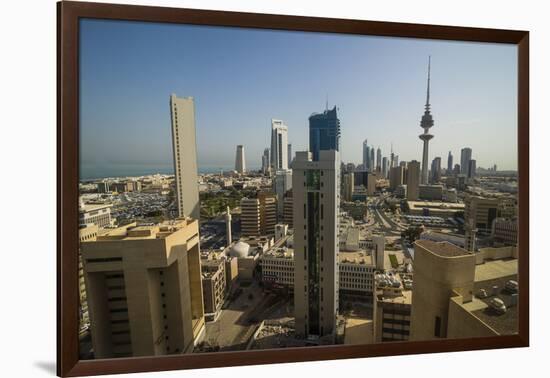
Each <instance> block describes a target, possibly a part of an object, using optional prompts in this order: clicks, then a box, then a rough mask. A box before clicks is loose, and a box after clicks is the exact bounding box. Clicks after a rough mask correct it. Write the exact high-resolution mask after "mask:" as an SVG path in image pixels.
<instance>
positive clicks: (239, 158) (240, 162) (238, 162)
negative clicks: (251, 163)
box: [235, 144, 246, 174]
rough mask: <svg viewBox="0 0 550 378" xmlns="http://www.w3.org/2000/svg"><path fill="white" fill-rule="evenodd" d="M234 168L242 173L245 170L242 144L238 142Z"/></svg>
mask: <svg viewBox="0 0 550 378" xmlns="http://www.w3.org/2000/svg"><path fill="white" fill-rule="evenodd" d="M235 170H236V171H237V172H238V173H240V174H243V173H244V172H245V171H246V163H245V160H244V146H243V145H242V144H239V145H238V146H237V155H236V156H235Z"/></svg>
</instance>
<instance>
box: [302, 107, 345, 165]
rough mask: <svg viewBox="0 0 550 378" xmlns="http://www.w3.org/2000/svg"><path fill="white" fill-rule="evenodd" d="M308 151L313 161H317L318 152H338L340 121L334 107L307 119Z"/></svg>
mask: <svg viewBox="0 0 550 378" xmlns="http://www.w3.org/2000/svg"><path fill="white" fill-rule="evenodd" d="M309 150H310V151H311V153H312V154H313V160H314V161H318V160H319V151H322V150H336V151H340V120H339V119H338V116H337V114H336V106H335V107H334V108H333V109H332V110H328V109H327V110H325V111H324V112H323V113H320V114H312V115H311V116H310V117H309Z"/></svg>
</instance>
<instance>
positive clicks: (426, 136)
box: [418, 56, 434, 185]
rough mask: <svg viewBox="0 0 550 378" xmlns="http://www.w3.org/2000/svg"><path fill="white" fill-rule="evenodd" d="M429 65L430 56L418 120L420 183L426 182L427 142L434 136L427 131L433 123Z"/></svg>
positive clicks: (429, 62)
mask: <svg viewBox="0 0 550 378" xmlns="http://www.w3.org/2000/svg"><path fill="white" fill-rule="evenodd" d="M430 65H431V56H430V57H429V58H428V89H427V91H426V105H425V110H424V115H423V116H422V120H421V121H420V127H422V128H423V129H424V133H423V134H420V135H419V136H418V137H419V138H420V139H421V140H422V141H423V142H424V148H423V151H422V180H421V181H422V184H424V185H425V184H427V183H428V143H429V142H430V139H432V138H433V137H434V136H433V135H432V134H430V133H429V131H430V128H431V127H432V126H433V125H434V120H433V118H432V114H431V113H430Z"/></svg>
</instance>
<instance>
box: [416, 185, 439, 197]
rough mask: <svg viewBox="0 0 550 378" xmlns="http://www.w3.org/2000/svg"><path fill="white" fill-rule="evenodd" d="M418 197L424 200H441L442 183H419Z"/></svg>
mask: <svg viewBox="0 0 550 378" xmlns="http://www.w3.org/2000/svg"><path fill="white" fill-rule="evenodd" d="M418 197H419V198H420V199H423V200H426V201H441V200H442V199H443V185H420V186H419V188H418Z"/></svg>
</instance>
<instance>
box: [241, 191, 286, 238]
mask: <svg viewBox="0 0 550 378" xmlns="http://www.w3.org/2000/svg"><path fill="white" fill-rule="evenodd" d="M276 224H277V197H276V195H275V194H272V193H263V192H262V193H258V197H257V198H246V197H245V198H243V199H241V235H242V236H266V235H274V234H275V225H276Z"/></svg>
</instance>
